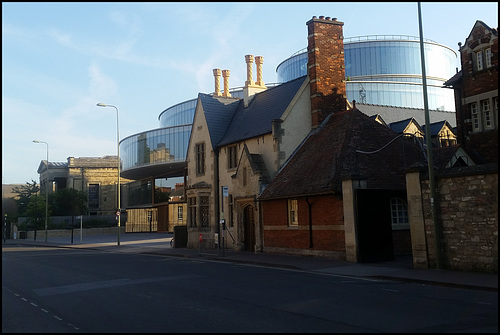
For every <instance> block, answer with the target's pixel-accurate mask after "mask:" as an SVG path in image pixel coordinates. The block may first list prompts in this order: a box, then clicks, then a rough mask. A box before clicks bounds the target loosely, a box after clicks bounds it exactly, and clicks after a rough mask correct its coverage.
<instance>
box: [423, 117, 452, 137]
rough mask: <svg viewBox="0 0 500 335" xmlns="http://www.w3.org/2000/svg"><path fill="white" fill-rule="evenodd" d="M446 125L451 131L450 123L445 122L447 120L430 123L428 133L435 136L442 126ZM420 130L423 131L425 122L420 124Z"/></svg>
mask: <svg viewBox="0 0 500 335" xmlns="http://www.w3.org/2000/svg"><path fill="white" fill-rule="evenodd" d="M446 126H447V127H448V128H449V129H450V130H452V131H453V127H452V126H450V124H449V123H448V122H447V121H439V122H434V123H431V124H430V125H429V130H430V133H431V137H432V136H437V135H438V134H439V132H440V131H441V130H442V129H443V128H444V127H446ZM422 130H423V131H424V133H425V124H424V125H423V126H422Z"/></svg>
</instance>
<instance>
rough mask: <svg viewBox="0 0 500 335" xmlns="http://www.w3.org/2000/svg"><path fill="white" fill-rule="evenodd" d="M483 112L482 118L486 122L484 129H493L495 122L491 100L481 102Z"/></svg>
mask: <svg viewBox="0 0 500 335" xmlns="http://www.w3.org/2000/svg"><path fill="white" fill-rule="evenodd" d="M481 111H482V114H483V115H482V116H483V120H484V128H486V129H490V128H493V122H492V119H491V107H490V100H489V99H485V100H481Z"/></svg>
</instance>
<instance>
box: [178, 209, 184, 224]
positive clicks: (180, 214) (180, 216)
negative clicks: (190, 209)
mask: <svg viewBox="0 0 500 335" xmlns="http://www.w3.org/2000/svg"><path fill="white" fill-rule="evenodd" d="M183 218H184V209H183V208H182V206H178V207H177V220H179V221H182V219H183Z"/></svg>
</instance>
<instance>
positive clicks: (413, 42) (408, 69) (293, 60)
mask: <svg viewBox="0 0 500 335" xmlns="http://www.w3.org/2000/svg"><path fill="white" fill-rule="evenodd" d="M424 55H425V72H426V75H427V94H428V103H429V109H433V110H446V111H453V112H454V111H455V98H454V95H453V92H450V90H445V89H443V88H442V87H443V84H444V83H445V82H446V81H447V80H448V79H449V78H451V77H453V75H454V74H455V73H456V67H455V64H456V59H457V53H456V52H455V51H453V50H452V49H450V48H448V47H446V46H444V45H441V44H438V43H436V42H434V41H431V40H424ZM344 57H345V73H346V80H347V81H346V91H347V99H348V100H349V101H353V100H356V101H358V102H360V103H363V104H373V105H388V106H395V107H408V108H420V109H423V108H424V105H423V98H422V90H423V88H422V87H423V82H422V75H421V73H422V67H421V61H420V39H419V38H418V37H412V36H401V35H374V36H360V37H352V38H346V39H345V40H344ZM276 73H277V76H278V82H280V83H283V82H287V81H289V80H292V79H295V78H298V77H300V76H304V75H306V74H307V50H306V49H303V50H300V51H298V52H296V53H295V54H293V55H292V56H291V57H290V58H288V59H286V60H285V61H283V62H282V63H281V64H279V65H278V67H277V68H276Z"/></svg>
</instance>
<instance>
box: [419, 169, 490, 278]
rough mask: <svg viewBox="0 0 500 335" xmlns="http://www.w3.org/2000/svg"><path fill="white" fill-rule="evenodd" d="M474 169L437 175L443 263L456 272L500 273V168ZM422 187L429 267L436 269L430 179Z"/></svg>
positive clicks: (437, 202) (423, 182)
mask: <svg viewBox="0 0 500 335" xmlns="http://www.w3.org/2000/svg"><path fill="white" fill-rule="evenodd" d="M492 166H495V165H492ZM474 169H476V170H477V168H476V167H472V169H471V168H469V169H466V170H468V171H467V173H464V174H461V175H457V174H455V175H439V176H438V175H436V185H437V191H436V198H437V201H436V204H437V206H438V211H437V212H438V213H439V219H440V220H439V223H440V226H441V229H442V249H443V260H442V264H443V267H445V268H448V269H452V270H459V271H478V272H492V273H498V165H496V168H493V169H492V170H491V171H486V172H482V171H474ZM421 187H422V201H423V215H424V221H425V223H424V227H425V236H426V239H427V248H428V257H429V265H430V267H435V253H434V250H435V247H434V246H435V244H434V243H435V242H434V236H433V226H432V213H431V208H430V201H429V197H430V191H429V182H428V180H423V181H422V185H421Z"/></svg>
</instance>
